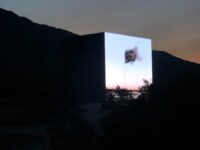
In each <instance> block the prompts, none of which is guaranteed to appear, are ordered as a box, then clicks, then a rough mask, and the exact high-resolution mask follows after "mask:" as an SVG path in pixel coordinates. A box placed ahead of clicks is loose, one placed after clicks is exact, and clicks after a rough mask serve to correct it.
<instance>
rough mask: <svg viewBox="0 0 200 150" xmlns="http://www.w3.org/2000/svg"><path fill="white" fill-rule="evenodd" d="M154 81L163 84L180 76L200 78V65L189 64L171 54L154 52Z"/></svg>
mask: <svg viewBox="0 0 200 150" xmlns="http://www.w3.org/2000/svg"><path fill="white" fill-rule="evenodd" d="M152 61H153V80H154V82H155V83H159V84H162V83H163V82H168V81H171V80H173V79H176V78H178V77H180V76H186V75H190V76H200V64H197V63H193V62H189V61H186V60H183V59H181V58H178V57H175V56H173V55H171V54H169V53H166V52H162V51H157V50H153V54H152Z"/></svg>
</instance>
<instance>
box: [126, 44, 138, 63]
mask: <svg viewBox="0 0 200 150" xmlns="http://www.w3.org/2000/svg"><path fill="white" fill-rule="evenodd" d="M137 51H138V48H137V47H135V48H133V49H127V50H126V51H125V54H124V56H125V63H133V62H134V61H135V60H136V59H137V57H138V56H137V55H138V54H137Z"/></svg>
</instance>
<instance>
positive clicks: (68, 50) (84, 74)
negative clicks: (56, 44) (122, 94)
mask: <svg viewBox="0 0 200 150" xmlns="http://www.w3.org/2000/svg"><path fill="white" fill-rule="evenodd" d="M65 43H66V44H65V51H64V58H63V60H64V70H65V72H64V78H65V89H66V91H67V92H66V93H65V96H66V98H68V99H69V100H70V103H71V105H77V104H85V103H89V102H102V101H104V100H105V54H104V53H105V49H104V33H98V34H92V35H86V36H80V37H75V38H70V39H66V42H65Z"/></svg>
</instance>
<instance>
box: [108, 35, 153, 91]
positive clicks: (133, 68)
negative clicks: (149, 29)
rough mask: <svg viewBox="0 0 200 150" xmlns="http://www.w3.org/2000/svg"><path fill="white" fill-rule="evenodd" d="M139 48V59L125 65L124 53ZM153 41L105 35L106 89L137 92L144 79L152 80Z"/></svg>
mask: <svg viewBox="0 0 200 150" xmlns="http://www.w3.org/2000/svg"><path fill="white" fill-rule="evenodd" d="M135 47H137V49H138V50H137V56H138V58H137V59H136V60H135V61H134V62H132V63H125V57H124V53H125V51H126V50H127V49H128V50H129V49H133V48H135ZM151 50H152V49H151V40H149V39H144V38H137V37H132V36H126V35H120V34H113V33H105V58H106V87H107V88H115V87H116V86H117V85H119V86H120V87H121V88H126V89H129V90H137V89H138V87H141V86H143V85H144V82H143V79H146V80H148V81H151V79H152V52H151Z"/></svg>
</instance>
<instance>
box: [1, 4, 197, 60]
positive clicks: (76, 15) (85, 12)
mask: <svg viewBox="0 0 200 150" xmlns="http://www.w3.org/2000/svg"><path fill="white" fill-rule="evenodd" d="M0 7H1V8H4V9H7V10H11V11H14V12H15V13H17V14H19V15H21V16H25V17H27V18H29V19H31V20H33V21H34V22H38V23H41V24H47V25H50V26H55V27H58V28H63V29H66V30H69V31H72V32H74V33H77V34H81V35H82V34H89V33H95V32H104V31H107V32H115V33H121V34H127V35H131V36H137V37H144V38H151V39H152V43H153V49H157V50H162V51H167V52H169V53H171V54H173V55H176V56H178V57H181V58H184V59H187V60H190V61H193V62H198V63H200V0H0Z"/></svg>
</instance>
